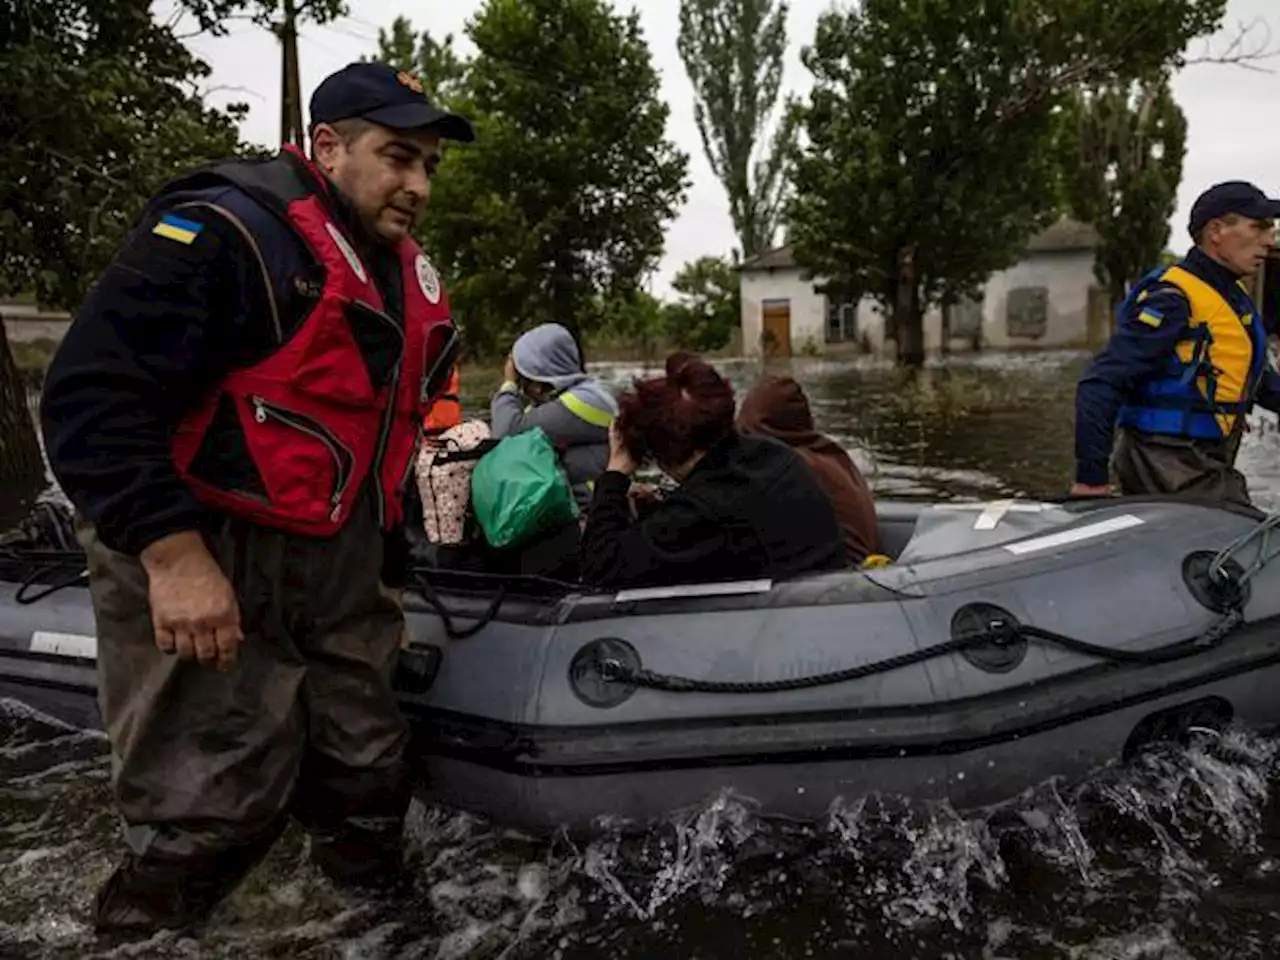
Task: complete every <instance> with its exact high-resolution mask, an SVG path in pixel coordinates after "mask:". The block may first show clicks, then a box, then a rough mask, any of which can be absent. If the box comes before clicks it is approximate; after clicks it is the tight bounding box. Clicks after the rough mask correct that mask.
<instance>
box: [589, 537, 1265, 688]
mask: <svg viewBox="0 0 1280 960" xmlns="http://www.w3.org/2000/svg"><path fill="white" fill-rule="evenodd" d="M1278 528H1280V513H1275V514H1269V515H1268V516H1267V517H1266V519H1264V520H1263V521H1262V522H1260V523H1259V524H1258V525H1257V526H1256V527H1254V528H1253V529H1252V530H1249V531H1248V532H1247V533H1245V534H1244V535H1242V536H1240V537H1238V538H1236V539H1235V540H1234V541H1232V542H1231V543H1229V544H1227V546H1225V547H1223V548H1222V549H1221V550H1219V551H1218V552H1217V553H1216V554H1215V555H1214V557H1213V559H1212V560H1211V561H1210V564H1209V577H1210V581H1211V582H1212V583H1213V584H1214V587H1215V590H1216V591H1217V593H1218V595H1219V596H1220V597H1221V599H1222V600H1223V601H1224V602H1225V605H1226V606H1227V607H1228V609H1227V612H1226V613H1225V614H1224V615H1223V616H1222V617H1221V618H1219V619H1218V620H1217V621H1216V622H1215V623H1214V624H1212V625H1211V626H1210V627H1209V628H1208V629H1207V630H1205V631H1204V632H1203V633H1201V634H1200V635H1199V636H1196V637H1193V638H1191V639H1190V640H1180V641H1178V642H1177V643H1173V644H1168V645H1166V646H1163V647H1155V648H1153V649H1150V650H1125V649H1120V648H1117V647H1108V646H1103V645H1100V644H1096V643H1089V642H1088V641H1085V640H1077V639H1075V638H1074V637H1068V636H1065V635H1064V634H1061V633H1055V632H1053V631H1052V630H1045V629H1044V628H1042V627H1037V626H1033V625H1031V624H1020V623H1014V622H1010V621H1007V620H998V619H997V620H993V621H991V623H990V624H988V626H987V628H986V629H985V630H975V631H970V632H968V633H963V634H960V635H958V636H955V637H952V638H951V639H950V640H944V641H943V642H941V643H936V644H934V645H933V646H929V647H923V648H921V649H918V650H912V651H910V652H908V653H903V654H900V655H898V656H896V657H889V658H888V659H886V660H878V661H876V662H875V663H865V664H861V665H859V666H856V667H849V668H847V669H845V670H836V671H832V672H831V673H821V674H816V675H814V676H810V677H788V678H785V679H778V680H741V681H739V680H703V679H697V678H693V677H678V676H671V675H669V674H662V673H658V672H656V671H653V670H646V669H644V668H639V667H631V666H629V665H628V664H625V663H622V662H621V661H619V660H617V659H614V658H610V659H606V660H605V661H604V662H603V663H602V664H601V667H600V668H601V675H602V676H603V677H604V679H606V680H612V681H616V682H619V683H629V684H632V685H634V686H637V687H645V688H647V689H650V690H664V691H667V692H670V693H782V692H786V691H791V690H807V689H811V688H813V687H825V686H832V685H834V684H838V683H848V682H850V681H852V680H863V679H866V678H867V677H873V676H876V675H878V674H882V673H889V672H890V671H893V670H900V669H902V668H903V667H909V666H914V665H915V664H917V663H923V662H924V661H926V660H932V659H934V658H936V657H944V656H947V655H949V654H953V653H961V652H963V651H965V650H970V649H973V648H975V647H981V646H985V645H987V644H991V645H994V646H996V647H1008V646H1010V645H1012V644H1014V643H1017V642H1019V641H1024V642H1025V641H1040V642H1042V643H1048V644H1052V645H1054V646H1057V647H1061V648H1063V649H1065V650H1069V651H1071V652H1072V653H1078V654H1081V655H1082V656H1087V657H1094V658H1095V659H1099V660H1104V661H1107V662H1109V663H1115V664H1157V663H1169V662H1170V661H1173V660H1181V659H1183V658H1184V657H1191V656H1195V655H1196V654H1199V653H1203V652H1204V651H1206V650H1209V649H1212V648H1213V647H1215V646H1217V645H1218V644H1219V643H1221V642H1222V641H1223V640H1224V639H1226V637H1227V636H1229V635H1230V634H1231V633H1232V632H1233V631H1234V630H1235V629H1236V628H1237V627H1239V626H1240V625H1241V624H1243V623H1244V609H1243V606H1244V598H1245V593H1244V587H1245V585H1246V584H1248V582H1249V581H1250V580H1252V579H1253V578H1254V577H1256V576H1257V575H1258V573H1259V572H1260V571H1261V570H1262V569H1263V568H1264V567H1265V566H1266V565H1267V564H1269V563H1270V562H1271V561H1272V560H1274V559H1275V558H1276V557H1277V556H1280V548H1277V549H1275V550H1270V549H1269V547H1270V544H1271V534H1272V532H1273V531H1275V530H1276V529H1278ZM1254 541H1260V542H1259V544H1258V549H1257V553H1256V554H1255V555H1254V558H1253V560H1252V562H1251V563H1250V564H1249V566H1247V567H1244V569H1243V570H1242V571H1241V572H1240V573H1233V572H1232V571H1231V570H1230V569H1229V568H1228V566H1227V564H1228V562H1229V561H1232V560H1235V559H1236V557H1237V555H1238V554H1240V553H1241V552H1243V551H1244V550H1245V549H1247V548H1248V547H1249V545H1250V544H1252V543H1253V542H1254ZM1242 566H1243V565H1242Z"/></svg>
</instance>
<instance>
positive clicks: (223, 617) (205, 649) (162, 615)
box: [141, 531, 244, 670]
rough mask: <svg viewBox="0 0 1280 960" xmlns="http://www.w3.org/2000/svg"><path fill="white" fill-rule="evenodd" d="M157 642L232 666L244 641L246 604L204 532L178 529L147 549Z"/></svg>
mask: <svg viewBox="0 0 1280 960" xmlns="http://www.w3.org/2000/svg"><path fill="white" fill-rule="evenodd" d="M141 559H142V565H143V566H144V567H145V568H146V570H147V578H148V580H149V581H150V600H151V623H152V626H153V627H154V629H155V634H156V646H157V647H159V648H160V650H161V651H162V652H164V653H169V654H173V653H176V654H177V655H178V656H179V657H180V658H182V659H183V660H191V659H195V660H198V661H199V662H200V663H201V664H203V665H206V666H208V665H211V664H217V666H218V669H219V670H228V669H230V668H231V666H232V665H233V664H234V663H235V662H236V653H237V651H238V649H239V646H240V644H241V643H242V642H243V641H244V634H243V633H242V632H241V630H240V604H239V603H238V602H237V601H236V594H235V590H234V589H233V588H232V586H231V582H230V581H229V580H227V578H226V575H225V574H223V572H222V568H221V567H219V566H218V561H216V560H215V559H214V558H213V555H212V554H210V553H209V551H208V549H207V548H206V547H205V545H204V541H203V540H202V539H201V537H200V535H199V534H198V533H195V532H194V531H186V532H183V533H175V534H172V535H170V536H168V537H164V538H163V539H161V540H157V541H156V542H155V543H153V544H151V545H150V546H148V547H147V548H146V549H145V550H143V551H142V556H141Z"/></svg>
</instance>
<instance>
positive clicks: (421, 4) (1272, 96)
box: [157, 0, 1280, 295]
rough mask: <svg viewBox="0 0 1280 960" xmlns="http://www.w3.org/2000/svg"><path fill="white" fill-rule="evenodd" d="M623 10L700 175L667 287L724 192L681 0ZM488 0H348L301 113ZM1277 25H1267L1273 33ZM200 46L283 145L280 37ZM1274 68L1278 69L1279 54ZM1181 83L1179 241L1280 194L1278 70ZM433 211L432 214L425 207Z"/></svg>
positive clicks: (675, 241)
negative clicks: (405, 30)
mask: <svg viewBox="0 0 1280 960" xmlns="http://www.w3.org/2000/svg"><path fill="white" fill-rule="evenodd" d="M614 3H615V6H617V7H619V8H620V9H629V8H630V7H632V6H633V5H634V6H638V7H639V9H640V11H641V21H642V24H643V27H644V31H645V35H646V37H647V39H648V42H649V47H650V49H651V50H652V51H653V57H654V61H655V64H656V66H657V68H658V71H659V72H660V74H661V76H662V92H663V95H664V96H665V97H666V100H667V102H668V104H670V106H671V116H670V118H669V120H668V125H667V135H668V136H669V137H670V138H671V139H672V140H674V141H675V142H676V143H677V144H679V145H680V147H681V148H682V149H683V150H685V151H686V152H687V153H688V154H689V155H690V174H691V178H692V180H693V185H692V187H691V188H690V190H689V193H688V199H687V201H686V203H685V205H684V207H683V209H682V210H681V212H680V214H679V216H678V218H677V219H676V220H675V221H674V222H673V223H672V224H671V226H670V228H669V230H668V233H667V246H666V255H665V256H664V258H663V260H662V264H661V267H660V269H659V272H658V276H656V277H655V278H654V292H655V293H657V294H659V295H664V294H666V293H667V292H668V290H669V287H668V281H669V280H670V277H671V275H672V274H673V273H674V271H675V270H676V269H677V268H678V267H679V266H680V264H682V263H684V262H685V261H687V260H690V259H693V258H694V257H698V256H701V255H703V254H715V255H720V254H724V253H726V252H728V250H729V249H730V248H731V247H732V246H733V245H734V236H733V230H732V226H731V224H730V221H729V214H728V206H727V203H726V200H725V197H724V192H723V190H722V189H721V187H720V185H719V183H717V182H716V180H715V178H714V177H713V176H712V174H711V170H710V168H709V166H708V165H707V162H706V160H705V158H704V157H703V155H702V147H701V141H700V140H699V137H698V131H697V127H696V125H695V124H694V119H693V106H692V90H691V88H690V86H689V81H688V78H687V77H686V76H685V72H684V67H683V65H682V64H681V62H680V57H679V55H678V54H677V52H676V33H677V29H678V10H679V0H639V2H636V3H633V2H632V0H614ZM480 5H481V4H480V0H449V2H448V3H442V2H440V0H350V3H349V7H350V9H351V16H350V17H347V18H344V19H343V20H341V21H338V22H337V23H334V24H330V25H327V26H324V27H316V26H312V25H308V26H306V27H305V28H304V29H303V30H302V34H301V41H300V44H299V57H300V60H301V74H302V89H303V111H304V112H303V122H304V123H306V122H307V116H306V103H307V101H308V100H309V98H310V93H311V90H312V89H314V87H315V86H316V84H317V83H319V81H320V80H321V79H323V78H324V77H325V76H326V75H327V74H329V73H331V72H332V71H334V70H336V69H338V68H340V67H342V66H344V65H345V64H347V63H349V62H351V61H352V60H356V59H358V58H359V57H360V56H362V55H364V54H366V53H369V52H372V51H373V50H375V49H376V48H377V35H378V28H379V27H389V26H390V24H391V22H392V21H393V20H394V19H395V18H396V17H397V16H400V15H403V16H406V17H408V18H409V19H410V20H411V21H412V22H413V25H414V27H415V28H416V29H419V30H421V29H427V30H430V31H431V32H432V33H433V34H435V35H437V36H443V35H444V34H447V33H454V34H456V35H457V40H456V41H455V44H456V45H459V46H460V48H461V50H462V51H464V52H465V51H468V50H469V49H470V47H469V44H467V42H466V38H465V37H464V36H463V28H464V26H465V24H466V21H467V19H468V18H469V17H471V16H472V15H473V14H474V13H475V11H476V10H477V9H478V8H479V7H480ZM831 5H832V0H790V8H791V12H790V17H789V20H788V24H787V31H788V34H787V35H788V40H789V42H790V50H789V52H788V58H787V66H786V73H785V78H784V85H785V87H786V88H787V89H788V90H789V91H792V92H803V91H804V90H806V89H807V88H808V86H809V77H808V73H807V71H805V69H804V68H803V67H802V66H801V64H800V48H801V46H802V45H804V44H807V43H808V42H809V41H810V40H811V39H812V37H813V31H814V26H815V24H816V23H817V19H818V16H819V14H820V13H821V12H822V11H824V10H826V9H828V8H829V7H830V6H831ZM173 6H174V2H173V0H161V2H160V3H159V4H157V17H161V18H162V17H164V16H166V15H168V13H169V12H170V11H171V10H172V9H173ZM1253 22H1259V23H1260V24H1261V29H1259V30H1258V31H1255V36H1257V37H1258V38H1259V39H1262V40H1265V39H1266V38H1267V36H1271V37H1274V40H1275V42H1276V45H1277V46H1280V4H1277V0H1229V3H1228V7H1227V19H1226V21H1225V24H1224V28H1223V32H1222V34H1220V35H1219V36H1217V37H1214V38H1212V39H1211V40H1209V41H1208V42H1207V43H1206V42H1204V41H1201V42H1198V43H1197V44H1196V45H1195V46H1194V47H1193V48H1192V49H1191V51H1189V52H1190V53H1191V54H1192V55H1203V54H1204V53H1206V52H1207V51H1209V50H1211V49H1212V50H1221V49H1223V48H1224V47H1225V46H1226V45H1227V43H1228V41H1229V39H1230V36H1231V35H1234V34H1235V33H1236V31H1237V25H1238V24H1240V23H1253ZM1268 31H1269V33H1268ZM189 43H190V44H191V46H192V48H193V49H194V50H195V51H196V52H197V53H198V54H199V55H200V56H201V57H203V58H204V59H205V60H207V61H208V62H209V64H210V65H211V66H212V68H213V76H212V77H211V78H210V80H209V85H210V87H211V88H212V89H213V90H214V92H213V94H212V96H211V99H212V100H213V101H214V102H218V103H225V102H229V101H235V100H243V101H247V102H248V103H249V105H250V108H251V110H250V114H249V117H248V119H247V120H246V122H245V125H244V130H243V132H244V136H245V137H246V138H247V139H249V140H253V141H257V142H259V143H263V144H268V145H275V144H276V143H278V137H279V115H280V59H279V50H278V47H277V44H276V40H275V37H274V36H272V35H271V34H270V33H268V32H267V31H265V30H261V29H258V28H255V27H253V26H251V25H247V24H235V25H234V28H233V30H232V33H231V35H230V36H227V37H207V36H202V37H196V38H194V39H192V40H190V41H189ZM1268 67H1269V68H1275V69H1280V60H1275V61H1271V62H1269V64H1268ZM1175 90H1176V94H1177V97H1178V100H1179V102H1180V103H1181V105H1182V108H1183V110H1184V111H1185V112H1186V114H1187V119H1188V122H1189V125H1190V132H1189V136H1188V145H1187V156H1186V161H1185V165H1184V169H1183V179H1182V186H1181V189H1180V191H1179V195H1178V209H1177V211H1176V212H1175V213H1174V216H1173V220H1172V225H1173V233H1172V235H1171V238H1170V242H1171V245H1172V246H1173V247H1174V248H1175V249H1178V250H1181V249H1182V248H1183V247H1184V246H1185V245H1186V243H1187V242H1188V241H1187V240H1186V233H1185V226H1184V225H1185V223H1186V220H1187V214H1188V212H1189V210H1190V207H1191V203H1192V202H1193V201H1194V200H1195V197H1196V195H1197V194H1198V193H1199V192H1200V191H1201V190H1203V189H1204V188H1205V187H1207V186H1209V185H1210V184H1212V183H1215V182H1217V181H1220V180H1229V179H1244V180H1252V181H1253V182H1255V183H1257V184H1258V185H1259V186H1261V187H1262V188H1263V189H1264V190H1266V191H1267V192H1268V193H1270V194H1272V195H1275V194H1278V193H1280V73H1257V72H1249V71H1245V70H1243V69H1241V68H1239V67H1230V66H1221V65H1216V64H1206V65H1198V66H1191V67H1188V68H1186V69H1185V70H1183V72H1182V74H1181V75H1180V76H1179V77H1178V78H1177V81H1176V84H1175ZM427 215H428V216H430V213H429V212H428V214H427Z"/></svg>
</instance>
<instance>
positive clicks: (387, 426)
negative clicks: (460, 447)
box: [371, 310, 413, 527]
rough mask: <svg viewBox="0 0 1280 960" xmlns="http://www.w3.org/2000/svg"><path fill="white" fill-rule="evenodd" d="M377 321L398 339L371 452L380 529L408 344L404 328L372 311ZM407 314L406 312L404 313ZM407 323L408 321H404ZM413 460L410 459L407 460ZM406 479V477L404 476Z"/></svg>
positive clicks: (385, 502) (389, 317) (380, 313)
mask: <svg viewBox="0 0 1280 960" xmlns="http://www.w3.org/2000/svg"><path fill="white" fill-rule="evenodd" d="M372 312H373V313H375V314H376V315H377V316H378V317H379V319H381V320H384V321H386V323H387V325H388V326H390V327H391V329H393V330H394V331H395V332H396V335H397V336H398V337H399V338H400V362H399V363H397V364H396V367H395V369H394V370H393V371H392V372H391V384H390V390H389V391H388V393H387V397H388V399H387V408H386V410H384V411H383V412H382V429H381V430H380V431H379V432H378V446H377V447H376V448H375V450H374V452H373V468H372V471H371V472H372V474H373V480H374V487H375V488H376V490H377V494H378V495H377V496H376V497H375V498H374V500H375V502H376V503H377V506H378V526H379V527H382V526H385V525H386V522H387V494H386V490H384V489H383V486H382V461H383V459H385V457H386V455H387V441H388V440H389V439H390V438H391V426H392V423H393V422H394V421H395V417H396V402H397V401H398V400H399V398H400V373H401V371H402V370H403V369H404V359H405V357H404V350H405V346H406V345H407V343H408V338H407V337H406V336H405V331H404V327H402V326H401V325H400V324H398V323H396V321H395V318H393V317H391V316H390V315H389V314H387V313H384V312H383V311H381V310H374V311H372ZM406 313H407V311H406ZM405 322H406V323H407V322H408V320H407V319H406V320H405ZM409 459H410V461H412V460H413V458H412V457H410V458H409ZM406 479H408V475H407V474H406ZM400 488H401V490H403V489H404V481H401V487H400Z"/></svg>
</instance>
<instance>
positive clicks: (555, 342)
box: [490, 323, 618, 510]
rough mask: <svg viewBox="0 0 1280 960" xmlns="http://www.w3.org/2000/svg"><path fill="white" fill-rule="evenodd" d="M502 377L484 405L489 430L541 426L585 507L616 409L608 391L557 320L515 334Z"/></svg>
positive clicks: (503, 432) (498, 432)
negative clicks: (518, 336)
mask: <svg viewBox="0 0 1280 960" xmlns="http://www.w3.org/2000/svg"><path fill="white" fill-rule="evenodd" d="M503 380H504V382H503V384H502V386H501V387H500V388H499V389H498V392H497V393H496V394H495V395H494V397H493V402H492V404H491V407H490V430H491V431H492V434H493V436H494V437H497V438H502V437H509V436H512V435H513V434H517V433H521V432H523V431H525V430H530V429H532V428H534V427H541V428H542V429H543V430H544V431H545V432H546V434H547V436H548V437H550V438H551V442H552V443H553V444H555V446H556V449H557V450H558V451H559V453H560V462H561V463H562V464H563V465H564V468H565V473H566V474H567V475H568V478H569V483H570V485H571V486H572V487H573V494H574V497H575V498H576V499H577V501H578V506H579V507H581V508H582V509H584V510H585V509H586V507H587V506H588V504H590V502H591V491H592V488H593V486H594V483H595V479H596V478H597V477H598V476H600V474H602V473H604V470H605V466H606V465H607V464H608V462H609V426H610V425H611V424H612V423H613V418H614V417H615V416H617V414H618V403H617V401H616V400H615V399H614V397H613V394H612V393H610V392H609V390H608V388H607V387H605V385H604V384H602V383H601V382H600V381H599V380H597V379H596V378H595V377H592V376H591V375H590V374H588V373H587V372H586V370H585V368H584V365H583V362H582V352H581V351H580V350H579V349H578V343H577V341H576V340H575V339H574V337H573V334H572V333H570V332H569V331H568V330H567V329H566V328H565V327H562V326H561V325H560V324H558V323H544V324H542V325H541V326H538V327H534V328H533V329H532V330H530V331H528V332H527V333H525V334H523V335H521V337H520V338H519V339H518V340H516V342H515V345H514V346H513V347H512V348H511V355H510V356H509V357H508V358H507V364H506V369H505V370H504V372H503Z"/></svg>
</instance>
